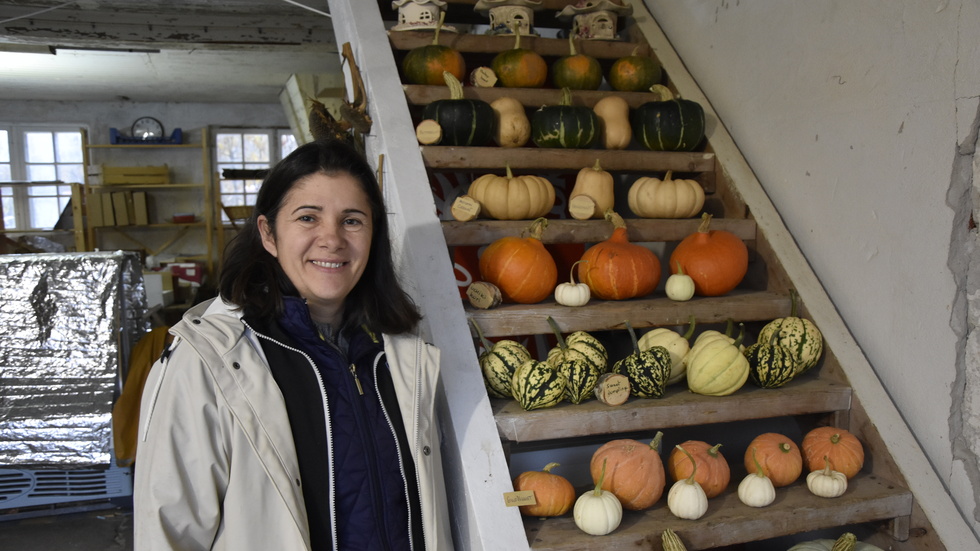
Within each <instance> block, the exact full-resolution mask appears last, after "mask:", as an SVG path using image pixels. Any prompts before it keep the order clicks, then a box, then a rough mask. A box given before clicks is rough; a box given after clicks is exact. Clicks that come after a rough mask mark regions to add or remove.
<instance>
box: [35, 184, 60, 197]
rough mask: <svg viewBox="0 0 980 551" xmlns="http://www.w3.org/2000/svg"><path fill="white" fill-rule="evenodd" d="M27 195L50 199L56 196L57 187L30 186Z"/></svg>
mask: <svg viewBox="0 0 980 551" xmlns="http://www.w3.org/2000/svg"><path fill="white" fill-rule="evenodd" d="M27 194H28V195H30V196H31V197H51V196H53V195H58V186H30V187H28V188H27Z"/></svg>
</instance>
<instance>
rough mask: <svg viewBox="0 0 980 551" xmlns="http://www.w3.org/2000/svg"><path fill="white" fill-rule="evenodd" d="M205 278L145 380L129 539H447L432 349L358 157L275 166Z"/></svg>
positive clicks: (314, 155) (325, 154)
mask: <svg viewBox="0 0 980 551" xmlns="http://www.w3.org/2000/svg"><path fill="white" fill-rule="evenodd" d="M218 287H219V291H220V296H219V297H218V298H216V299H212V300H211V301H209V302H205V303H202V304H200V305H198V306H196V307H194V308H192V309H191V310H189V311H188V312H187V314H186V315H185V316H184V319H183V320H182V321H181V322H180V323H178V324H177V325H175V326H174V328H173V329H172V330H171V332H172V333H173V334H174V336H175V340H174V343H173V344H172V345H171V346H170V347H169V348H168V349H167V351H165V352H164V354H163V356H162V357H161V359H160V361H159V362H157V364H156V365H155V366H154V367H153V369H152V370H151V373H150V376H149V379H148V380H147V383H146V387H145V390H144V394H143V400H142V407H141V422H140V423H141V427H140V438H141V442H140V443H139V447H138V452H137V453H138V455H137V461H136V482H135V489H134V509H135V516H136V527H135V531H136V546H135V547H136V549H140V550H141V551H145V550H150V549H227V550H235V551H241V550H250V549H255V550H263V551H265V550H269V549H284V550H297V549H311V550H320V549H345V550H348V549H356V550H372V549H393V550H395V549H411V550H416V551H417V550H422V549H427V550H430V551H431V550H444V549H451V548H452V542H451V539H450V536H449V524H448V513H447V506H446V501H445V489H444V483H443V478H442V465H441V460H440V454H439V441H438V434H437V427H436V422H435V417H434V411H433V391H434V388H435V385H436V381H437V378H438V358H439V355H438V350H437V349H435V348H434V347H432V346H430V345H427V344H425V343H423V342H422V341H421V340H420V338H419V337H418V335H416V334H413V331H414V330H415V328H416V325H417V322H418V321H419V319H420V314H419V312H418V309H417V308H416V307H415V305H414V304H413V303H412V301H411V299H410V298H409V297H408V296H407V295H406V293H405V292H404V291H403V290H402V288H401V286H400V285H399V283H398V280H397V277H396V275H395V271H394V266H393V261H392V255H391V246H390V243H389V238H388V224H387V220H386V213H385V209H384V204H383V199H382V196H381V193H380V190H379V189H378V185H377V182H376V180H375V177H374V173H373V171H372V170H371V168H370V166H369V165H368V164H367V163H366V162H365V160H364V159H363V158H362V157H361V156H360V155H358V154H357V153H356V152H355V150H354V149H352V148H351V147H349V146H348V145H346V144H343V143H340V142H315V143H311V144H307V145H304V146H301V147H300V148H298V149H297V150H296V151H294V152H293V153H292V154H291V155H289V156H288V157H287V158H286V159H284V160H283V161H282V162H281V163H279V164H278V165H276V166H275V167H274V168H273V169H272V170H271V171H270V173H269V175H268V176H267V177H266V179H265V181H264V182H263V184H262V188H261V189H260V190H259V193H258V197H257V198H256V204H255V210H254V212H253V214H252V217H251V218H250V220H249V221H248V223H247V224H246V225H245V227H244V228H243V230H242V231H241V233H240V234H239V235H238V236H236V238H235V239H234V240H233V241H232V243H230V244H229V247H228V250H227V251H226V254H225V260H224V265H223V268H222V273H221V277H220V280H219V284H218Z"/></svg>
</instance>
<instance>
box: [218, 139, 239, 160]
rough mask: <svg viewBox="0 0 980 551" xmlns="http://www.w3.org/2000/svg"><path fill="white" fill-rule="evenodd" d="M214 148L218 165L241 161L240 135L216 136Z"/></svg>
mask: <svg viewBox="0 0 980 551" xmlns="http://www.w3.org/2000/svg"><path fill="white" fill-rule="evenodd" d="M215 146H216V150H217V151H216V153H217V157H218V162H219V163H222V162H224V163H227V162H241V161H242V141H241V134H218V135H217V136H216V137H215Z"/></svg>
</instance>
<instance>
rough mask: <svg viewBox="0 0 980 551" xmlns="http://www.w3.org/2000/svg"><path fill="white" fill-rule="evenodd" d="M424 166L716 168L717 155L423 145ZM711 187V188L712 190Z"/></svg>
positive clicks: (625, 169) (626, 169)
mask: <svg viewBox="0 0 980 551" xmlns="http://www.w3.org/2000/svg"><path fill="white" fill-rule="evenodd" d="M420 149H421V151H422V160H423V161H425V166H426V167H428V168H431V169H439V170H462V171H466V172H472V171H475V170H491V171H500V172H501V173H502V172H503V171H504V165H505V164H506V165H510V168H511V169H512V170H536V171H548V170H550V171H560V172H578V171H579V170H580V169H582V168H585V167H590V166H592V165H594V164H595V162H596V159H598V160H599V162H600V163H601V164H602V168H603V169H605V170H608V171H615V172H657V171H667V170H673V171H674V172H696V173H698V172H713V171H714V170H715V156H714V154H712V153H685V152H676V151H671V152H667V151H646V150H620V151H615V150H609V149H542V148H537V147H529V146H526V147H514V148H502V147H495V146H487V147H452V146H438V145H426V146H421V148H420ZM709 191H710V190H709Z"/></svg>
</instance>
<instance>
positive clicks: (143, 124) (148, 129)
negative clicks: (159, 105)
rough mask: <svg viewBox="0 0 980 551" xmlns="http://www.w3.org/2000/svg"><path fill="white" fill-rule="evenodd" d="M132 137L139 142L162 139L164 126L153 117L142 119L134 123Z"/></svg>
mask: <svg viewBox="0 0 980 551" xmlns="http://www.w3.org/2000/svg"><path fill="white" fill-rule="evenodd" d="M130 135H131V136H132V137H134V138H136V139H138V140H154V139H157V138H162V137H163V124H162V123H161V122H160V121H158V120H157V119H155V118H153V117H140V118H138V119H136V120H135V121H134V122H133V128H132V131H131V134H130Z"/></svg>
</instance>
